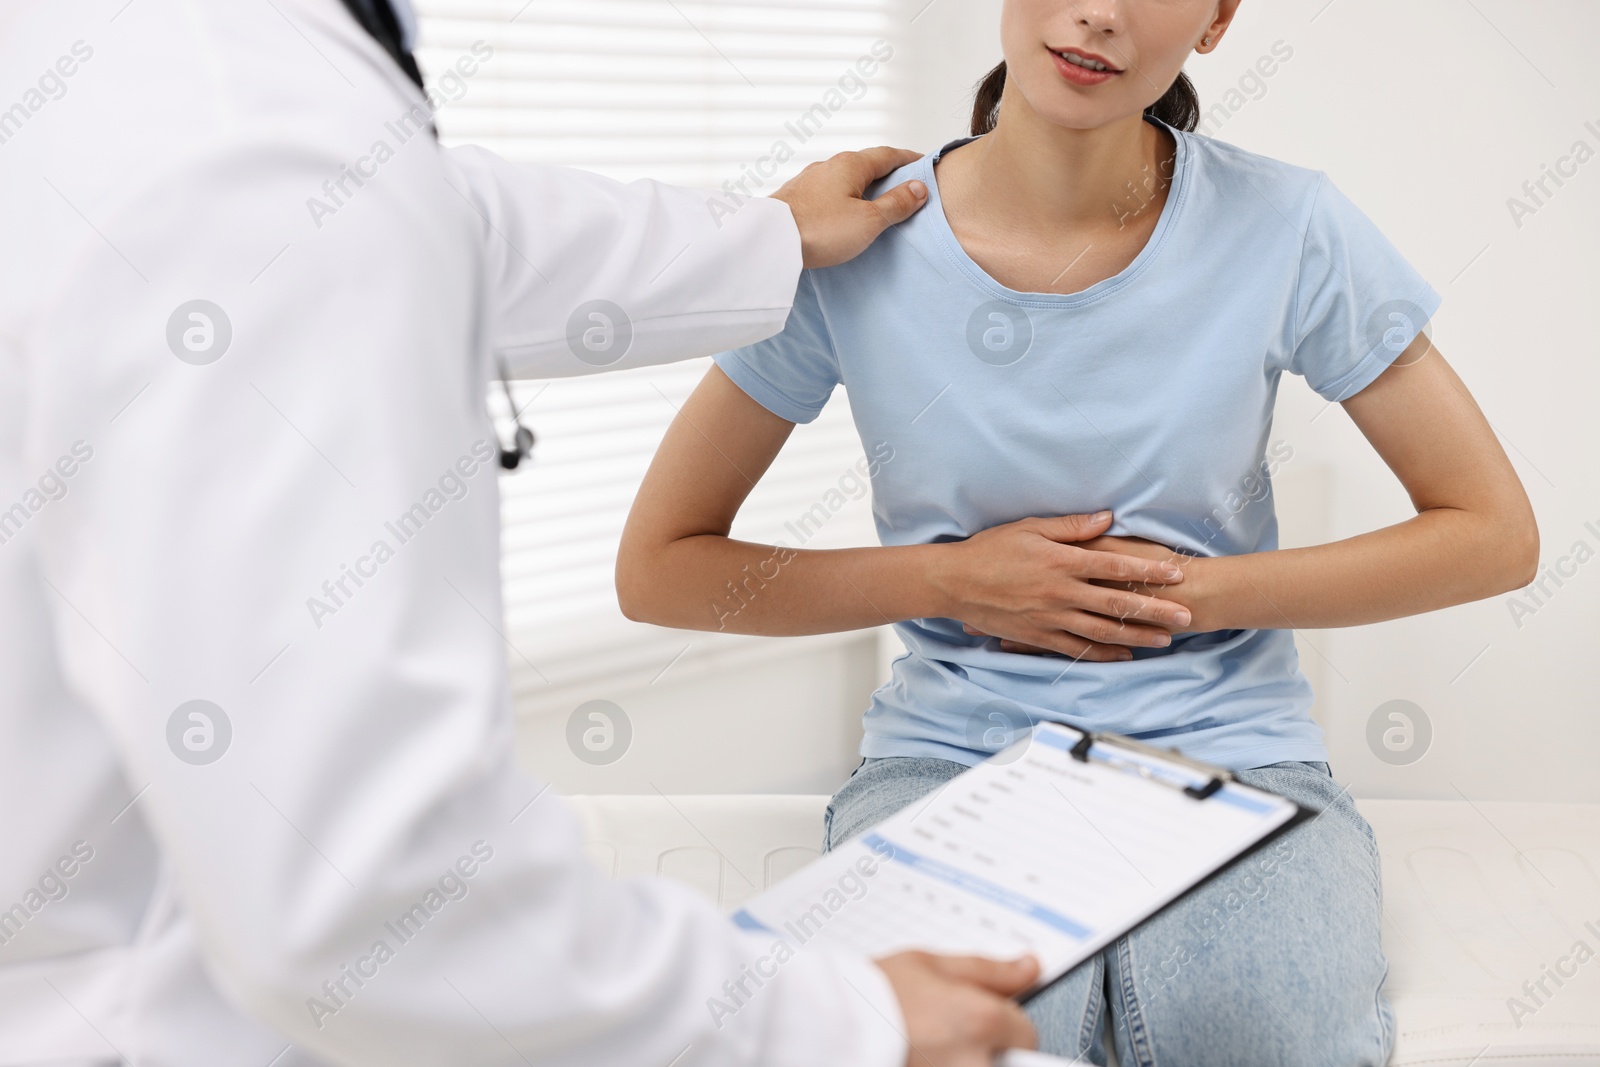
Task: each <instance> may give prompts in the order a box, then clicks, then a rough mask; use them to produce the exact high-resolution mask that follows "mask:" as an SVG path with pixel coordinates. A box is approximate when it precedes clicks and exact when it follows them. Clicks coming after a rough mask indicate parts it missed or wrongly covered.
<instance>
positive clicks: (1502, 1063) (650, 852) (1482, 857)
mask: <svg viewBox="0 0 1600 1067" xmlns="http://www.w3.org/2000/svg"><path fill="white" fill-rule="evenodd" d="M569 800H570V802H571V803H572V805H573V806H574V807H575V808H576V809H577V811H578V814H579V817H580V819H581V820H582V821H583V824H584V828H585V831H586V834H587V837H588V840H589V851H590V854H591V856H592V857H593V858H594V859H595V861H596V862H598V863H599V864H600V865H601V866H602V867H603V868H604V869H606V870H608V871H610V872H611V874H612V875H613V876H616V877H627V876H632V875H646V874H663V875H667V876H668V877H672V878H677V879H679V880H681V881H684V882H687V883H689V884H690V885H692V886H695V887H696V888H698V889H700V890H702V891H703V892H705V893H706V895H707V896H709V897H711V898H712V899H713V900H715V901H716V902H717V903H718V904H719V905H720V906H721V907H723V908H724V909H732V908H734V907H737V906H738V905H739V904H740V903H742V902H743V901H744V900H746V899H747V898H748V897H750V896H752V895H753V894H754V893H756V892H757V891H758V890H759V889H761V888H763V887H765V886H766V885H768V884H769V883H771V882H773V881H776V880H777V879H780V878H782V877H784V876H785V875H787V874H788V873H789V872H791V871H793V870H795V869H796V868H798V867H800V866H801V865H803V864H804V863H806V862H807V861H808V860H810V859H811V858H812V857H814V856H816V855H817V853H818V844H819V842H820V841H821V838H822V812H823V808H824V807H825V806H826V805H827V797H820V796H679V797H663V796H587V797H571V798H569ZM1359 806H1360V808H1361V811H1362V812H1363V813H1364V814H1365V815H1366V817H1367V819H1368V820H1370V821H1371V823H1372V826H1373V828H1374V830H1375V831H1376V832H1377V836H1378V844H1379V847H1380V849H1381V851H1382V853H1383V881H1384V930H1383V940H1384V950H1385V952H1386V953H1387V955H1388V957H1389V963H1390V970H1389V984H1388V992H1389V996H1390V999H1391V1000H1392V1002H1393V1003H1394V1008H1395V1014H1396V1017H1397V1023H1398V1030H1399V1034H1398V1039H1397V1042H1396V1048H1395V1053H1394V1056H1393V1058H1392V1059H1391V1060H1390V1063H1391V1064H1392V1065H1394V1067H1411V1065H1416V1067H1422V1065H1427V1067H1545V1065H1552V1067H1553V1065H1556V1064H1560V1065H1562V1067H1600V805H1589V804H1525V803H1508V802H1488V801H1482V802H1476V803H1471V804H1469V803H1467V802H1465V801H1429V800H1370V801H1362V802H1360V803H1359ZM1586 924H1592V925H1586ZM1580 941H1581V942H1582V943H1583V944H1584V945H1586V946H1587V948H1588V952H1589V955H1588V956H1587V957H1584V958H1583V959H1582V960H1581V961H1580V959H1579V957H1580V956H1583V955H1584V954H1583V953H1582V952H1578V953H1576V954H1575V953H1574V951H1573V950H1574V947H1575V945H1576V943H1578V942H1580ZM1562 972H1565V973H1562ZM1541 981H1542V986H1543V991H1542V992H1541V989H1540V985H1541ZM1524 983H1527V985H1528V988H1525V987H1524ZM1530 990H1531V992H1530ZM1512 998H1515V1000H1516V1001H1517V1002H1520V1004H1521V1005H1522V1006H1523V1007H1522V1008H1517V1007H1516V1005H1515V1004H1514V1003H1513V1002H1512ZM1535 998H1537V1000H1536V999H1535Z"/></svg>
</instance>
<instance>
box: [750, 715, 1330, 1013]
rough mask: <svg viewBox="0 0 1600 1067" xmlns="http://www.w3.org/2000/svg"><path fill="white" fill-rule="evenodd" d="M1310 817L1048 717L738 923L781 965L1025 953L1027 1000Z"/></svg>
mask: <svg viewBox="0 0 1600 1067" xmlns="http://www.w3.org/2000/svg"><path fill="white" fill-rule="evenodd" d="M1316 814H1317V812H1315V811H1313V810H1311V809H1309V808H1306V807H1304V806H1302V805H1300V804H1298V803H1296V802H1295V801H1292V800H1290V799H1288V798H1286V797H1282V796H1279V795H1278V794H1276V793H1272V792H1269V791H1267V790H1262V789H1257V788H1255V787H1253V786H1248V785H1245V784H1244V783H1242V782H1240V781H1238V779H1237V778H1235V776H1234V775H1233V774H1232V773H1231V772H1229V771H1228V770H1226V769H1224V768H1221V767H1215V766H1212V765H1210V764H1206V763H1202V762H1200V761H1197V760H1192V759H1189V758H1188V757H1186V756H1184V755H1182V754H1181V753H1180V752H1178V751H1177V750H1175V749H1163V748H1158V747H1155V746H1152V745H1148V744H1145V743H1144V742H1141V741H1138V740H1135V739H1133V738H1128V737H1123V736H1121V735H1118V734H1111V733H1103V732H1087V731H1082V730H1075V729H1073V728H1072V727H1069V726H1065V725H1062V724H1059V723H1041V724H1038V725H1036V726H1035V727H1034V728H1033V729H1032V730H1031V731H1030V732H1029V733H1028V734H1027V735H1025V736H1024V737H1023V738H1022V739H1021V740H1019V741H1018V742H1017V743H1016V744H1014V745H1012V746H1011V747H1009V748H1007V749H1004V750H1002V751H1001V752H998V753H996V754H995V755H993V756H991V757H990V758H989V759H987V760H985V761H983V762H982V763H979V764H978V765H976V766H974V767H971V768H969V769H968V770H967V771H965V772H964V773H962V774H960V775H957V776H956V777H955V778H953V779H951V780H950V781H949V782H947V783H946V784H945V785H944V786H943V787H942V788H941V789H940V790H938V791H937V792H935V793H934V794H932V795H931V796H930V797H927V798H924V799H923V800H922V801H919V802H917V803H914V804H912V805H910V806H908V807H907V808H905V809H903V810H901V811H899V812H897V813H896V814H894V815H892V816H890V817H889V818H888V819H886V820H884V821H883V822H882V823H880V824H878V825H877V826H874V827H872V828H870V829H868V830H867V831H866V832H864V833H863V834H861V835H860V836H859V837H856V838H854V839H853V840H851V841H847V842H845V843H843V844H841V845H840V846H838V847H837V848H835V849H834V850H833V851H832V852H829V853H828V854H827V855H825V856H822V857H820V858H819V859H817V860H816V861H814V862H812V863H811V864H808V865H807V866H806V867H804V868H802V869H801V870H800V871H798V872H796V873H795V874H793V875H791V876H790V877H789V878H786V879H784V880H783V881H782V882H779V883H778V884H776V885H774V886H771V887H769V888H768V889H767V890H766V891H765V892H763V893H761V894H759V895H758V896H756V897H755V898H753V899H752V900H750V901H748V902H747V903H746V904H745V905H744V907H742V908H740V909H739V910H738V911H736V912H735V913H734V915H733V920H734V922H735V923H736V924H737V925H739V926H740V927H743V928H744V929H746V930H749V931H752V932H755V933H760V934H765V935H768V936H771V937H773V938H774V939H775V942H777V943H781V947H780V944H776V943H775V945H774V952H775V953H776V954H779V955H781V954H782V953H783V952H784V951H787V952H789V953H793V952H797V951H802V950H803V949H804V947H805V946H806V945H808V944H812V943H817V944H822V945H830V946H833V947H835V948H843V949H847V950H850V951H853V952H856V953H860V954H864V955H867V956H870V957H875V958H876V957H881V956H885V955H891V954H893V953H895V952H899V951H904V950H907V949H922V950H925V951H930V952H941V953H955V954H972V955H982V956H993V957H998V958H1014V957H1016V956H1018V955H1021V954H1023V953H1031V954H1032V955H1034V956H1036V957H1038V959H1039V961H1040V964H1041V973H1040V978H1039V981H1038V982H1036V983H1035V985H1034V986H1033V987H1032V988H1031V989H1029V990H1026V991H1025V992H1024V993H1023V994H1021V995H1020V996H1019V997H1018V998H1017V999H1018V1000H1019V1001H1021V1002H1023V1003H1026V1002H1027V1001H1028V1000H1030V999H1032V998H1033V997H1035V996H1037V995H1038V994H1039V993H1041V992H1043V991H1044V990H1045V989H1046V988H1048V987H1049V986H1050V985H1051V984H1052V983H1053V982H1055V981H1057V980H1058V979H1060V978H1061V977H1062V976H1064V975H1065V974H1067V973H1068V972H1069V971H1071V970H1072V969H1073V968H1074V967H1076V966H1078V965H1079V964H1080V963H1083V962H1084V961H1086V960H1088V959H1091V958H1093V956H1094V955H1095V954H1096V953H1098V952H1099V951H1101V950H1102V949H1103V948H1105V947H1106V946H1107V945H1110V944H1112V943H1113V942H1115V941H1116V940H1117V939H1118V938H1120V937H1122V936H1123V935H1125V934H1127V933H1128V932H1129V931H1131V930H1133V929H1135V928H1136V927H1138V926H1139V925H1141V924H1142V923H1144V922H1145V921H1147V920H1148V919H1150V918H1151V917H1153V916H1154V915H1156V914H1158V913H1160V912H1161V911H1162V910H1164V909H1165V908H1167V907H1169V906H1171V905H1172V904H1173V903H1174V902H1175V901H1177V900H1179V899H1181V898H1182V897H1183V896H1185V895H1186V894H1188V893H1190V892H1192V891H1193V890H1194V889H1196V888H1197V887H1199V886H1201V885H1204V884H1206V883H1207V882H1209V881H1210V880H1211V879H1213V878H1215V877H1216V876H1217V875H1218V874H1220V873H1221V872H1222V871H1225V870H1227V869H1228V868H1229V867H1231V866H1233V865H1234V864H1236V863H1238V862H1240V861H1241V860H1243V859H1244V858H1246V857H1247V856H1250V855H1252V854H1253V853H1255V852H1257V851H1258V850H1260V849H1262V848H1263V847H1265V846H1267V845H1269V844H1271V843H1272V842H1274V841H1276V840H1277V839H1278V838H1279V837H1281V836H1282V835H1283V834H1285V833H1287V832H1288V831H1289V830H1291V829H1293V828H1294V827H1295V826H1298V825H1300V824H1301V823H1303V822H1305V821H1306V820H1308V819H1311V818H1313V817H1315V815H1316ZM1264 862H1271V860H1270V857H1269V858H1268V860H1266V861H1264Z"/></svg>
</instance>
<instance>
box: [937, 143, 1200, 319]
mask: <svg viewBox="0 0 1600 1067" xmlns="http://www.w3.org/2000/svg"><path fill="white" fill-rule="evenodd" d="M1145 121H1147V122H1150V123H1151V124H1153V125H1157V126H1161V127H1162V128H1163V129H1165V130H1167V131H1168V132H1169V133H1171V134H1172V140H1173V143H1174V144H1175V145H1176V152H1175V155H1174V157H1173V164H1172V187H1171V189H1169V190H1168V191H1167V202H1166V203H1165V204H1163V205H1162V206H1161V217H1160V218H1159V219H1157V220H1156V228H1155V230H1154V231H1153V232H1152V233H1151V234H1150V238H1149V239H1148V240H1147V241H1145V245H1144V247H1143V248H1141V249H1140V250H1139V254H1138V255H1137V256H1135V257H1134V259H1133V262H1131V263H1129V264H1128V265H1127V266H1126V267H1124V268H1122V270H1120V271H1118V272H1117V273H1116V274H1113V275H1112V276H1111V277H1109V278H1104V279H1102V280H1100V281H1098V282H1096V283H1095V284H1094V285H1091V286H1090V287H1089V288H1087V289H1082V290H1079V291H1078V292H1076V293H1026V292H1021V291H1019V290H1016V289H1011V288H1009V287H1007V286H1004V285H1001V284H1000V283H999V282H998V281H996V280H995V279H994V278H992V277H990V275H989V272H988V271H986V270H984V269H983V268H982V267H980V266H979V265H978V263H977V261H976V260H974V259H973V258H972V257H971V256H969V255H967V250H966V249H965V248H962V247H961V242H960V241H958V240H957V239H956V234H955V231H954V230H953V229H951V228H950V220H949V219H947V218H946V217H945V214H944V201H943V199H942V198H941V197H940V195H939V182H938V179H937V177H935V175H934V164H935V163H937V162H938V161H939V158H940V157H941V156H943V155H944V154H945V153H946V152H948V151H950V150H951V149H953V148H959V147H961V146H962V145H964V144H971V143H972V142H973V141H976V140H977V139H978V138H977V137H958V138H957V139H955V140H954V141H951V142H949V143H948V144H946V145H944V146H943V147H942V148H940V149H939V150H938V151H937V152H933V153H931V154H929V155H926V156H923V157H922V161H921V170H922V173H921V174H920V175H918V177H920V178H921V179H922V180H923V182H924V183H925V184H926V185H927V186H928V203H927V205H926V206H925V207H924V208H923V209H922V212H921V214H927V213H928V212H930V211H931V212H932V213H933V215H932V221H933V227H934V232H935V233H936V234H937V235H938V238H939V243H940V244H941V245H942V246H943V249H944V253H945V255H946V257H947V258H949V259H950V261H951V262H952V263H954V264H955V265H956V267H957V268H958V269H960V271H961V272H962V273H963V274H965V275H966V276H967V277H968V279H970V280H971V281H972V282H973V284H974V285H976V286H977V287H978V288H979V289H982V290H983V291H984V292H986V293H988V294H989V295H990V296H992V297H993V298H995V299H997V300H1004V301H1007V302H1008V303H1013V304H1021V305H1026V306H1030V307H1081V306H1082V305H1084V304H1089V303H1093V302H1094V301H1096V300H1100V299H1103V298H1104V297H1107V296H1110V295H1111V294H1112V293H1114V292H1116V291H1118V290H1120V289H1122V288H1123V287H1124V286H1126V285H1129V284H1130V283H1132V282H1133V281H1134V279H1136V278H1138V276H1139V275H1140V274H1142V273H1144V271H1145V269H1146V268H1147V267H1149V266H1150V264H1151V263H1153V262H1154V261H1155V259H1156V257H1157V256H1158V255H1159V254H1160V252H1161V246H1162V244H1163V243H1164V242H1165V241H1166V238H1167V234H1168V233H1170V232H1171V230H1172V228H1173V226H1174V224H1175V223H1176V220H1177V217H1178V214H1179V212H1180V211H1181V210H1182V208H1183V201H1184V197H1185V195H1186V194H1187V192H1188V185H1189V182H1188V175H1189V156H1190V151H1189V143H1188V134H1186V133H1184V132H1183V131H1182V130H1179V129H1176V128H1174V127H1172V126H1169V125H1167V124H1166V123H1164V122H1162V121H1160V120H1159V119H1151V118H1148V117H1147V118H1146V120H1145Z"/></svg>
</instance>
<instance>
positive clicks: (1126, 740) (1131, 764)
mask: <svg viewBox="0 0 1600 1067" xmlns="http://www.w3.org/2000/svg"><path fill="white" fill-rule="evenodd" d="M1082 734H1083V736H1082V737H1080V738H1079V739H1078V742H1077V744H1075V745H1073V746H1072V748H1071V752H1072V758H1073V759H1075V760H1077V761H1078V762H1079V763H1088V762H1089V750H1090V749H1092V748H1094V747H1095V746H1096V745H1101V746H1104V747H1106V748H1122V749H1127V750H1128V751H1129V752H1134V753H1138V754H1139V755H1141V756H1148V757H1150V758H1151V759H1157V760H1161V761H1163V762H1166V763H1175V764H1177V765H1178V766H1180V767H1184V768H1186V769H1188V770H1191V771H1194V772H1195V773H1196V774H1198V775H1200V776H1201V777H1203V778H1205V779H1206V782H1205V784H1204V785H1193V784H1190V785H1180V784H1178V783H1177V782H1174V781H1172V780H1171V779H1170V778H1165V777H1162V776H1161V775H1158V774H1156V773H1155V772H1154V771H1152V770H1151V769H1150V768H1149V767H1148V766H1146V765H1145V764H1143V763H1140V762H1138V761H1136V760H1119V759H1117V758H1116V757H1115V756H1110V755H1103V754H1102V755H1101V756H1100V757H1099V759H1100V762H1102V763H1104V764H1106V765H1107V766H1108V767H1115V768H1117V769H1118V770H1124V771H1132V772H1134V773H1135V774H1137V775H1139V777H1141V778H1144V779H1146V780H1148V781H1151V782H1155V783H1157V784H1159V785H1164V786H1169V787H1171V788H1173V789H1179V790H1182V792H1183V793H1184V794H1185V795H1186V796H1191V797H1193V798H1194V799H1196V800H1205V799H1206V798H1207V797H1209V796H1211V795H1212V794H1214V793H1216V792H1217V791H1218V790H1219V789H1221V788H1222V787H1223V786H1225V785H1227V784H1229V783H1230V782H1232V781H1234V777H1233V772H1232V771H1229V770H1224V769H1223V768H1221V767H1218V766H1215V765H1213V764H1210V763H1202V762H1201V761H1199V760H1197V759H1190V758H1189V757H1188V756H1185V755H1183V754H1182V753H1181V752H1179V751H1178V750H1177V749H1175V748H1158V747H1157V746H1155V745H1147V744H1145V743H1144V742H1143V741H1135V740H1134V739H1133V738H1131V737H1124V736H1123V735H1121V734H1113V733H1107V732H1104V731H1101V732H1098V733H1094V732H1091V731H1088V730H1084V731H1082Z"/></svg>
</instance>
